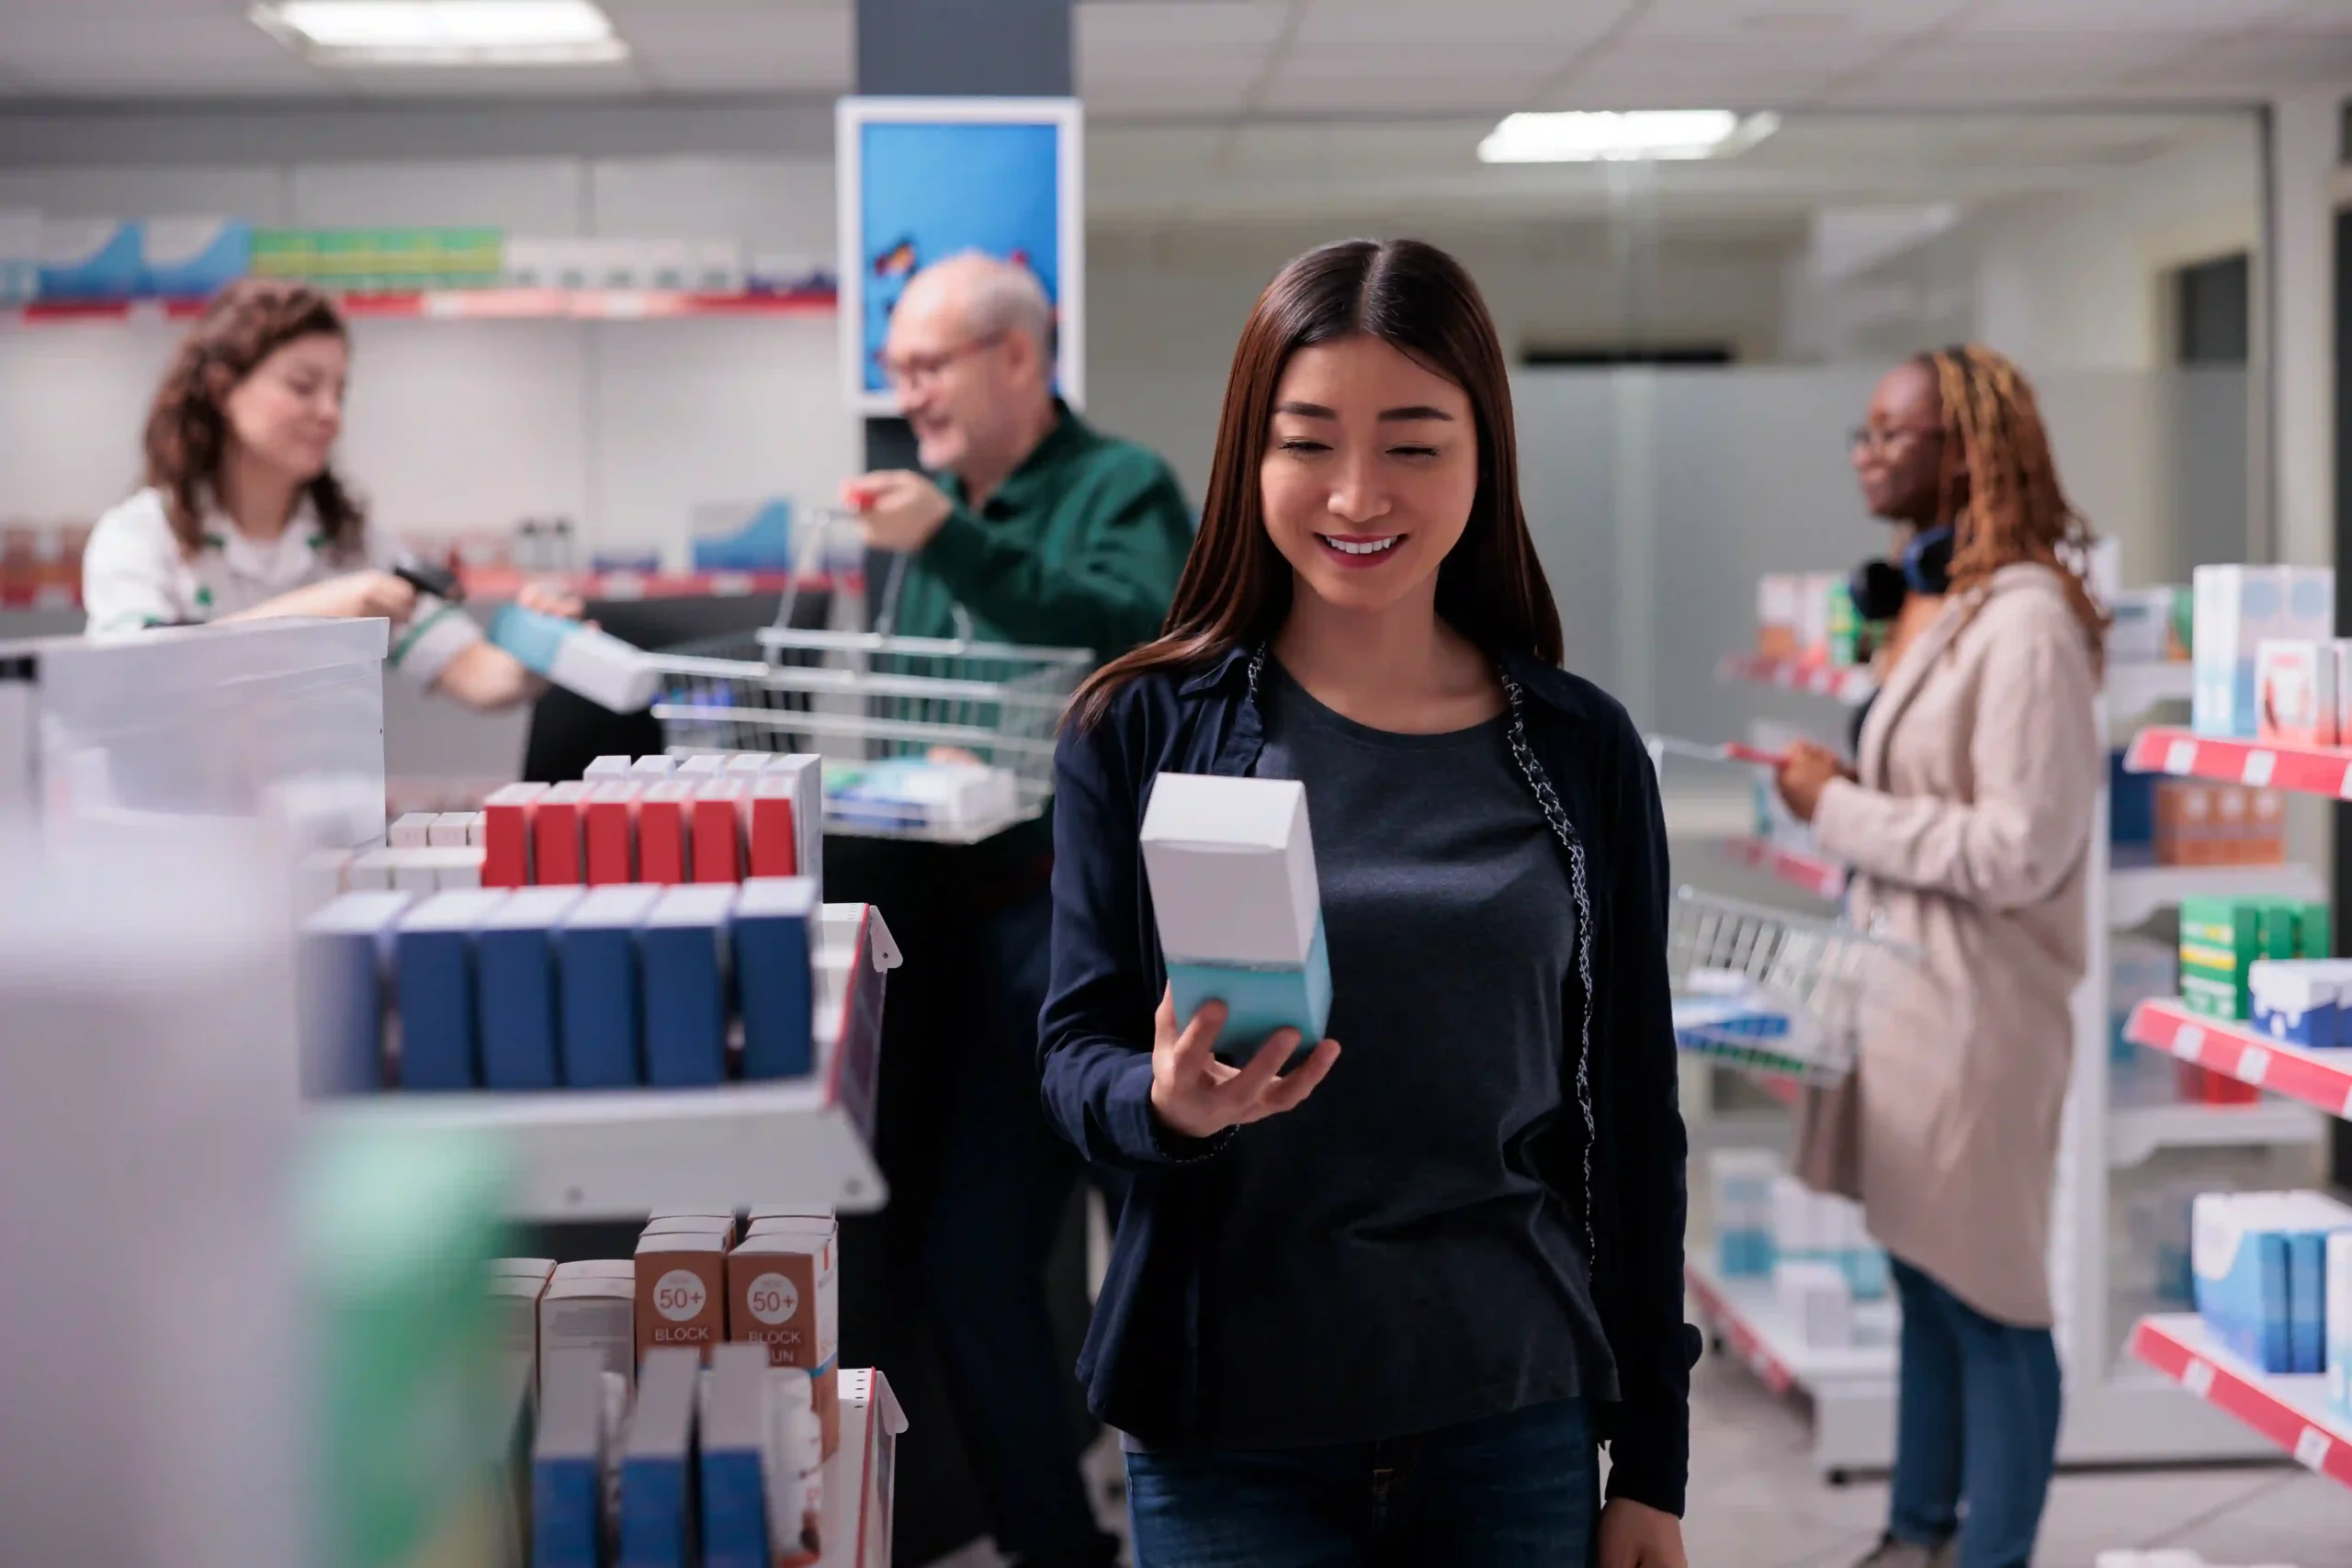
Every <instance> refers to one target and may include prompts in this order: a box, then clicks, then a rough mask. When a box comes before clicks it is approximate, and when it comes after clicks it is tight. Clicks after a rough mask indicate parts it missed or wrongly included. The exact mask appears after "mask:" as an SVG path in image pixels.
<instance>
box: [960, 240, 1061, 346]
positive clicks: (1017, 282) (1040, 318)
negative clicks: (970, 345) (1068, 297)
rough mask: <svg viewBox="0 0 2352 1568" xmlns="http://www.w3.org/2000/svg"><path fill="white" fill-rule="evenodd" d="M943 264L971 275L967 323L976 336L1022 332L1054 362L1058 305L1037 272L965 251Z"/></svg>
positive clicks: (967, 299)
mask: <svg viewBox="0 0 2352 1568" xmlns="http://www.w3.org/2000/svg"><path fill="white" fill-rule="evenodd" d="M940 265H943V266H944V265H955V266H956V269H957V270H958V271H963V270H967V269H968V271H969V273H970V276H968V277H967V279H966V284H965V287H966V289H967V292H966V294H965V296H964V313H965V321H964V324H965V327H966V329H967V331H969V332H970V333H971V334H972V335H973V336H974V337H991V336H994V335H995V334H997V333H1008V332H1017V333H1024V334H1026V335H1027V337H1028V338H1029V340H1030V341H1031V342H1032V343H1034V344H1036V345H1037V349H1038V352H1039V353H1040V354H1041V355H1044V356H1045V358H1046V360H1047V362H1048V363H1050V362H1051V361H1052V359H1053V356H1054V306H1053V301H1052V300H1050V299H1046V286H1045V285H1044V284H1042V283H1040V282H1038V281H1037V275H1036V274H1035V273H1034V272H1032V271H1030V270H1029V269H1028V268H1027V267H1025V266H1022V265H1019V264H1017V263H1014V262H1009V261H1006V260H1004V259H1003V258H1002V257H1000V256H992V255H989V254H987V253H986V252H984V251H964V252H961V253H959V254H956V255H953V256H950V257H948V258H947V260H946V261H945V262H943V263H941V264H940Z"/></svg>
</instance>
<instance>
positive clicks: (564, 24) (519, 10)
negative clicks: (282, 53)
mask: <svg viewBox="0 0 2352 1568" xmlns="http://www.w3.org/2000/svg"><path fill="white" fill-rule="evenodd" d="M251 15H252V17H253V19H254V22H256V23H257V24H259V25H260V26H261V27H262V28H264V29H266V31H268V32H270V33H271V34H273V35H275V36H276V37H277V38H279V39H283V40H284V41H285V42H287V43H288V44H289V45H291V46H292V47H294V48H295V49H298V50H300V51H302V53H303V54H304V55H305V56H307V57H308V58H309V59H311V61H313V62H316V63H318V64H321V65H348V66H366V65H593V64H597V63H600V62H607V61H615V60H625V59H627V58H628V45H627V44H626V43H623V42H622V41H621V39H620V38H619V36H618V35H617V34H616V33H615V32H614V31H613V24H612V20H611V18H610V17H606V16H605V13H604V12H603V11H602V10H600V9H599V8H598V7H597V6H595V5H594V4H593V0H276V3H274V4H269V5H260V6H254V8H253V10H252V12H251Z"/></svg>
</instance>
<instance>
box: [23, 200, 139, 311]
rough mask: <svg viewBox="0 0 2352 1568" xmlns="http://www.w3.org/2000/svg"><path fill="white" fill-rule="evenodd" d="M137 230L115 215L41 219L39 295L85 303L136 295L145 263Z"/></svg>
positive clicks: (137, 225) (128, 222) (47, 298)
mask: <svg viewBox="0 0 2352 1568" xmlns="http://www.w3.org/2000/svg"><path fill="white" fill-rule="evenodd" d="M142 229H143V225H141V224H140V223H138V222H136V221H126V220H121V219H115V218H45V219H43V220H41V226H40V275H39V277H38V279H37V282H36V285H35V288H36V292H37V293H38V295H39V297H40V299H44V300H56V301H59V302H61V303H77V302H78V303H84V304H88V303H94V302H99V301H112V300H118V299H135V298H136V297H137V296H138V293H139V280H140V277H141V274H142V270H143V265H144V263H143V259H142V257H141V250H142V248H143V245H144V241H143V240H142V238H141V231H142Z"/></svg>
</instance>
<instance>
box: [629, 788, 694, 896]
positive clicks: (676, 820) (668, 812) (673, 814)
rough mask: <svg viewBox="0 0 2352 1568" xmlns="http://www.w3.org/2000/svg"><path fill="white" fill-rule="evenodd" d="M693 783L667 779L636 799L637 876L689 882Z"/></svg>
mask: <svg viewBox="0 0 2352 1568" xmlns="http://www.w3.org/2000/svg"><path fill="white" fill-rule="evenodd" d="M694 801H695V786H694V785H693V784H683V783H680V782H678V781H676V780H670V781H667V782H664V783H662V784H652V785H650V786H648V788H647V789H646V791H645V793H644V794H643V795H639V796H638V800H637V879H638V880H639V882H658V883H662V884H664V885H675V884H677V883H681V882H686V881H690V880H691V879H692V878H691V875H690V873H691V872H692V870H693V866H694V862H693V860H692V858H691V857H690V855H689V854H688V846H689V844H690V842H691V841H692V839H693V837H694V834H693V828H692V825H691V823H690V821H689V818H690V817H691V816H692V814H693V811H694Z"/></svg>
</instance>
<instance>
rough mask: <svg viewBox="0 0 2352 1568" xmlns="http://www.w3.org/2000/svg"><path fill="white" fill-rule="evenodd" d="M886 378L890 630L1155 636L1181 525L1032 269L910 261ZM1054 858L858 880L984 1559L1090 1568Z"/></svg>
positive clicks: (1079, 639) (1015, 837)
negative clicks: (1100, 417)
mask: <svg viewBox="0 0 2352 1568" xmlns="http://www.w3.org/2000/svg"><path fill="white" fill-rule="evenodd" d="M883 368H884V370H885V371H886V373H887V374H888V378H889V381H890V385H891V387H892V388H893V389H895V390H896V392H897V393H898V396H899V407H900V411H901V412H903V413H904V414H905V416H906V418H907V421H908V423H909V424H910V425H911V426H912V428H913V432H914V436H915V440H916V443H917V450H918V455H919V457H920V459H921V462H922V467H923V468H924V469H925V470H927V471H926V472H922V473H916V472H911V471H905V470H889V471H883V472H877V473H869V474H865V475H861V476H859V477H858V478H856V479H851V480H849V481H848V482H847V483H846V484H844V485H843V486H842V503H843V504H844V506H846V507H847V508H848V509H849V510H851V511H853V512H854V513H856V514H857V516H858V518H859V521H860V522H861V524H862V525H863V526H864V529H865V538H866V542H867V544H868V545H869V546H871V547H874V548H876V549H878V550H888V551H895V552H899V553H901V554H903V555H905V556H906V557H907V558H908V559H907V566H906V570H905V576H904V581H903V583H902V586H901V589H900V594H899V609H898V615H897V620H896V622H895V624H894V626H893V627H892V629H893V630H894V631H895V632H898V633H899V634H902V635H906V636H910V637H974V638H978V639H980V640H983V641H990V642H1010V643H1020V644H1027V645H1031V646H1044V647H1057V648H1084V649H1091V650H1093V653H1094V655H1095V657H1096V659H1097V660H1110V659H1112V658H1114V657H1116V656H1117V655H1119V654H1121V653H1124V652H1125V651H1126V650H1127V649H1130V648H1132V647H1134V646H1135V645H1136V644H1137V643H1140V642H1144V641H1147V640H1148V639H1149V638H1151V637H1154V636H1156V635H1158V633H1159V624H1160V620H1161V618H1162V617H1163V616H1164V615H1166V613H1167V609H1168V604H1169V601H1170V598H1171V597H1172V596H1173V594H1174V592H1175V588H1176V578H1177V574H1178V573H1179V572H1180V571H1181V570H1182V568H1183V564H1184V556H1185V553H1186V551H1188V550H1189V549H1190V548H1191V547H1192V535H1193V528H1192V513H1191V511H1190V509H1189V508H1188V507H1187V505H1186V504H1185V501H1184V495H1183V491H1182V489H1181V488H1180V487H1179V485H1178V483H1177V480H1176V476H1175V474H1174V472H1173V471H1172V470H1170V468H1169V466H1168V464H1167V463H1166V462H1165V461H1164V460H1163V459H1162V458H1160V457H1159V456H1158V455H1157V454H1155V453H1152V452H1149V451H1147V450H1146V449H1145V448H1143V447H1141V446H1136V445H1134V444H1133V443H1131V442H1126V441H1121V440H1118V439H1115V438H1114V437H1112V436H1108V435H1104V434H1101V433H1100V432H1098V431H1096V430H1095V429H1093V428H1092V427H1091V426H1090V425H1089V424H1088V423H1086V422H1085V421H1084V420H1082V419H1080V418H1079V416H1078V415H1077V414H1075V413H1073V412H1070V410H1069V406H1068V405H1067V404H1065V403H1064V402H1063V401H1062V400H1061V399H1059V398H1058V397H1057V396H1056V395H1055V391H1054V317H1053V309H1052V306H1051V305H1050V304H1049V303H1048V301H1047V299H1046V292H1045V289H1044V288H1042V287H1041V286H1040V285H1039V283H1038V281H1037V278H1036V277H1035V275H1034V274H1032V273H1031V272H1030V271H1029V270H1028V269H1027V268H1025V267H1023V266H1019V265H1013V264H1012V263H1009V262H1004V261H999V260H996V259H994V258H992V257H988V256H983V255H979V254H966V255H959V256H953V257H950V258H948V259H946V260H944V261H942V262H939V263H937V264H936V265H933V266H931V267H928V268H926V269H924V270H923V271H922V273H920V274H918V275H917V276H915V277H914V279H913V280H912V281H911V282H910V283H909V284H908V286H907V288H906V292H905V293H904V294H903V295H902V296H901V297H900V298H899V303H898V307H897V309H896V310H893V311H892V313H891V317H890V329H889V334H888V340H887V343H886V344H885V348H884V354H883ZM847 848H848V846H847V845H845V844H844V845H842V846H837V848H836V852H835V853H834V854H833V855H832V856H830V857H829V859H834V860H838V859H841V858H842V851H843V850H846V849H847ZM1052 861H1053V831H1052V826H1051V823H1050V822H1049V821H1044V820H1040V821H1035V822H1030V823H1026V824H1023V825H1022V826H1021V827H1018V828H1015V829H1012V830H1010V831H1008V832H1005V833H1002V834H1000V835H999V836H998V837H997V838H995V839H993V840H989V841H988V842H987V843H984V844H981V845H978V846H977V847H975V848H973V849H971V850H969V851H953V850H942V849H936V848H934V847H933V846H920V845H919V846H910V847H909V854H908V856H907V857H905V858H904V859H902V860H901V861H900V862H899V863H896V866H895V874H893V875H892V876H891V877H890V882H889V890H888V893H885V892H884V891H883V890H882V889H881V888H880V887H876V888H875V889H874V890H873V897H875V898H876V901H879V902H882V903H883V907H884V908H886V909H887V911H888V915H889V918H890V920H891V923H892V926H893V929H894V930H895V931H898V933H899V937H900V941H901V945H902V946H903V947H904V948H905V950H906V953H907V965H908V967H907V970H906V971H905V972H904V973H902V974H901V975H900V976H897V977H895V978H894V982H893V984H892V987H891V996H890V1009H889V1016H888V1021H887V1022H888V1029H889V1038H888V1043H887V1044H886V1047H885V1061H884V1073H885V1078H886V1082H885V1086H884V1092H883V1097H882V1107H881V1112H882V1115H881V1126H880V1128H879V1139H878V1141H879V1143H880V1144H881V1148H880V1150H879V1151H878V1152H879V1154H880V1156H881V1158H882V1162H883V1165H884V1168H885V1171H886V1174H887V1175H888V1179H889V1181H890V1186H891V1203H892V1208H893V1211H894V1213H891V1214H890V1215H888V1216H886V1217H887V1219H888V1221H890V1222H891V1223H890V1225H889V1229H890V1233H891V1235H892V1236H893V1239H894V1241H897V1242H901V1243H904V1244H906V1245H907V1246H909V1247H911V1248H912V1249H913V1250H914V1251H915V1252H916V1253H917V1254H918V1263H917V1268H918V1272H917V1278H918V1279H919V1280H920V1287H921V1292H922V1300H923V1305H924V1308H925V1311H924V1314H923V1315H924V1317H925V1318H926V1319H927V1320H928V1325H929V1328H930V1331H931V1334H932V1337H933V1339H934V1340H935V1342H936V1343H937V1345H938V1347H939V1348H940V1351H941V1361H942V1365H943V1369H944V1372H945V1375H946V1380H947V1382H948V1386H949V1393H950V1396H951V1399H952V1402H953V1404H954V1405H955V1413H956V1426H957V1428H958V1431H959V1433H960V1435H961V1437H962V1439H963V1446H964V1450H965V1457H966V1459H967V1461H969V1463H970V1465H971V1468H972V1471H973V1472H974V1475H975V1478H976V1479H977V1480H978V1483H979V1489H980V1492H981V1494H982V1500H983V1504H984V1506H985V1508H986V1511H987V1513H988V1515H989V1521H990V1524H991V1526H992V1527H993V1529H994V1533H995V1536H996V1544H997V1547H998V1549H999V1551H1002V1552H1004V1553H1005V1554H1007V1555H1009V1556H1011V1557H1012V1558H1013V1559H1014V1560H1015V1561H1017V1562H1022V1563H1023V1564H1028V1565H1034V1568H1063V1565H1070V1568H1077V1565H1080V1564H1083V1565H1086V1568H1097V1565H1107V1564H1109V1563H1111V1562H1113V1561H1114V1556H1115V1551H1116V1548H1115V1543H1114V1541H1113V1540H1112V1539H1111V1538H1110V1537H1108V1536H1106V1535H1103V1534H1102V1533H1101V1532H1100V1531H1099V1530H1098V1529H1097V1528H1096V1526H1095V1523H1094V1519H1093V1517H1092V1515H1091V1511H1090V1509H1089V1507H1088V1505H1087V1501H1086V1496H1085V1492H1084V1488H1083V1486H1082V1484H1081V1483H1080V1475H1079V1467H1078V1440H1077V1427H1076V1421H1075V1416H1076V1412H1075V1411H1074V1410H1073V1408H1072V1398H1071V1390H1072V1388H1073V1387H1074V1379H1073V1373H1072V1371H1071V1368H1070V1365H1069V1359H1068V1358H1067V1357H1065V1356H1063V1355H1061V1354H1059V1353H1058V1352H1057V1350H1056V1348H1055V1339H1054V1332H1053V1325H1052V1321H1051V1314H1050V1313H1049V1311H1048V1307H1047V1299H1048V1298H1047V1290H1046V1264H1047V1260H1048V1258H1049V1256H1050V1254H1051V1253H1052V1250H1053V1247H1054V1244H1055V1242H1056V1240H1057V1236H1058V1235H1060V1233H1061V1227H1062V1222H1063V1219H1064V1216H1065V1215H1066V1214H1067V1213H1068V1211H1069V1199H1070V1194H1071V1191H1072V1190H1073V1188H1074V1187H1075V1185H1076V1178H1077V1176H1078V1165H1077V1158H1076V1156H1075V1154H1074V1153H1073V1152H1072V1151H1071V1150H1070V1148H1069V1145H1067V1144H1066V1143H1064V1142H1063V1141H1062V1140H1061V1139H1060V1138H1058V1137H1057V1136H1056V1135H1055V1134H1054V1133H1053V1132H1052V1130H1051V1129H1050V1128H1049V1127H1048V1126H1047V1125H1046V1121H1045V1118H1044V1114H1043V1112H1042V1111H1041V1109H1040V1107H1039V1102H1038V1087H1037V1068H1036V1043H1037V1013H1038V1010H1039V1009H1040V1008H1041V1007H1042V1006H1043V1005H1044V1002H1045V992H1046V968H1047V960H1046V940H1047V937H1048V935H1049V933H1050V929H1051V926H1052V904H1051V899H1050V897H1049V896H1048V886H1047V884H1048V880H1049V876H1050V874H1051V870H1052ZM910 906H911V907H910ZM918 971H920V973H918ZM894 1082H895V1092H894V1088H893V1085H894ZM909 1502H910V1506H913V1499H911V1498H910V1499H909Z"/></svg>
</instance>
